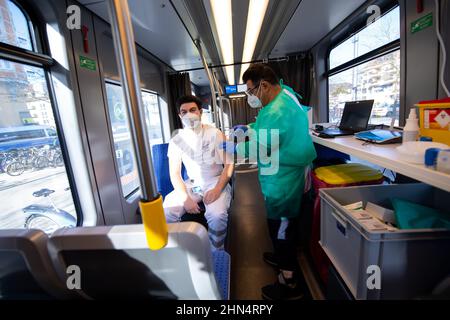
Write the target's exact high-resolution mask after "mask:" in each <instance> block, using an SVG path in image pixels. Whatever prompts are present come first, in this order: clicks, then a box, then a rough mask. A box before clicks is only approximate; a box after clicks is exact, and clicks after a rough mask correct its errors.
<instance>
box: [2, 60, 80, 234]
mask: <svg viewBox="0 0 450 320" xmlns="http://www.w3.org/2000/svg"><path fill="white" fill-rule="evenodd" d="M1 66H7V68H3V69H2V68H1ZM0 115H1V116H0V228H1V229H5V228H24V227H29V228H38V229H42V230H44V231H46V232H48V233H51V232H52V231H54V230H55V229H57V228H59V227H63V226H75V225H76V217H77V216H76V211H75V207H74V203H73V198H72V193H71V191H70V185H69V181H68V178H67V172H66V169H65V167H64V161H63V158H62V154H61V149H60V143H59V140H58V137H57V135H56V127H55V119H54V117H53V110H52V106H51V103H50V99H49V94H48V90H47V83H46V79H45V74H44V70H43V69H41V68H37V67H31V66H27V65H22V64H19V63H15V62H9V61H6V60H1V59H0Z"/></svg>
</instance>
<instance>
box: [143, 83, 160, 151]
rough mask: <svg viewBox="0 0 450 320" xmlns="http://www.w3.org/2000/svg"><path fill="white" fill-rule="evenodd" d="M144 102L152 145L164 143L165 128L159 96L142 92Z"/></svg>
mask: <svg viewBox="0 0 450 320" xmlns="http://www.w3.org/2000/svg"><path fill="white" fill-rule="evenodd" d="M142 101H143V103H144V107H145V113H146V119H145V120H146V123H147V131H148V135H149V140H150V145H151V146H154V145H155V144H160V143H163V142H164V139H163V126H162V125H161V112H160V107H159V101H158V95H157V94H154V93H151V92H149V91H144V90H143V91H142Z"/></svg>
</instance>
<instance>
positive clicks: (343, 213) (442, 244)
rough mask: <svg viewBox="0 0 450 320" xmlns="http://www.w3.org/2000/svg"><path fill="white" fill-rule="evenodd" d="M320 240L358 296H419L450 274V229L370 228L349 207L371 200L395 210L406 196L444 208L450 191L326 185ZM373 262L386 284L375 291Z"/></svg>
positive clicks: (449, 203)
mask: <svg viewBox="0 0 450 320" xmlns="http://www.w3.org/2000/svg"><path fill="white" fill-rule="evenodd" d="M320 197H321V226H320V228H321V230H320V234H321V240H320V244H321V246H322V247H323V249H324V250H325V252H326V254H327V255H328V257H329V258H330V260H331V262H332V263H333V265H334V267H335V268H336V270H337V271H338V272H339V274H340V276H341V277H342V279H343V280H344V282H345V284H346V285H347V286H348V288H349V289H350V292H351V293H352V294H353V296H354V297H355V298H356V299H369V300H379V299H414V298H417V297H420V296H423V295H427V294H430V293H431V291H432V290H433V288H434V286H436V285H437V284H438V282H439V281H441V280H442V279H443V278H444V277H445V276H447V275H449V274H450V231H449V230H442V229H423V230H422V229H421V230H399V231H395V232H389V231H381V232H370V231H369V230H367V229H366V228H364V227H363V226H362V225H361V224H360V223H359V222H358V221H357V220H356V219H354V218H353V217H352V216H351V214H350V212H348V211H347V210H346V209H344V208H343V206H345V205H348V204H351V203H355V202H358V201H363V202H364V205H365V204H366V203H367V202H368V201H369V202H372V203H375V204H378V205H381V206H384V207H386V208H392V206H391V201H390V199H391V198H401V199H404V200H408V201H412V202H415V203H418V204H422V205H425V206H430V207H434V208H436V209H440V210H443V211H448V210H449V208H450V193H449V192H445V191H443V190H439V189H436V188H433V187H431V186H428V185H425V184H404V185H378V186H361V187H349V188H333V189H321V190H320ZM369 266H378V267H379V268H380V270H381V288H380V289H372V290H369V289H368V286H367V280H368V278H369V277H370V276H371V275H372V273H368V269H367V268H368V267H369Z"/></svg>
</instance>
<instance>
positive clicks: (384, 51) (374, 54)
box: [324, 1, 402, 122]
mask: <svg viewBox="0 0 450 320" xmlns="http://www.w3.org/2000/svg"><path fill="white" fill-rule="evenodd" d="M399 7H400V5H399V3H398V2H396V1H395V2H391V3H389V4H388V5H387V6H385V7H384V8H381V9H382V14H381V16H380V17H379V18H378V19H382V18H383V17H384V16H385V15H387V14H388V13H390V12H391V11H392V10H395V9H397V8H399ZM356 19H358V22H357V23H355V24H354V27H353V29H352V31H350V32H347V33H345V34H344V35H343V36H341V37H339V38H338V39H337V40H336V41H334V42H333V43H332V44H331V45H330V46H329V48H328V50H327V53H326V72H325V75H324V76H325V77H326V82H327V98H326V101H327V122H329V121H330V81H329V80H330V77H332V76H334V75H337V74H339V73H341V72H345V71H347V70H349V69H352V68H355V67H358V66H360V65H362V64H364V63H367V62H370V61H373V60H375V59H377V58H380V57H382V56H385V55H388V54H391V53H393V52H396V51H399V52H401V35H402V31H401V26H400V37H399V38H398V39H397V40H394V41H391V42H389V43H387V44H385V45H383V46H381V47H378V48H376V49H373V50H371V51H369V52H367V53H365V54H363V55H361V56H359V57H356V58H354V59H352V60H349V61H347V62H345V63H343V64H341V65H338V66H336V67H334V68H332V69H330V55H331V52H332V51H333V50H334V49H335V48H337V47H339V46H340V45H341V44H343V43H344V42H345V41H347V40H348V39H350V38H351V37H353V36H354V35H356V34H358V33H359V32H361V31H362V30H364V29H365V28H366V27H367V25H366V22H365V21H362V20H361V17H358V18H356ZM363 20H364V19H363ZM400 20H401V17H400ZM400 23H401V21H399V24H400ZM400 65H401V62H400ZM401 81H402V79H401V76H400V82H401ZM400 86H401V84H400ZM399 99H401V94H400V98H399ZM401 112H402V109H401V102H400V110H399V117H400V114H401ZM399 122H400V118H399Z"/></svg>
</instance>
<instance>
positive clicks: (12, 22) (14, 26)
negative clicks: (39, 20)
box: [0, 0, 33, 50]
mask: <svg viewBox="0 0 450 320" xmlns="http://www.w3.org/2000/svg"><path fill="white" fill-rule="evenodd" d="M0 42H4V43H7V44H11V45H13V46H17V47H20V48H23V49H27V50H33V45H32V40H31V35H30V30H29V21H28V20H27V18H26V17H25V16H24V14H23V12H22V11H21V10H20V9H19V8H18V7H17V6H16V5H15V4H14V3H13V2H12V1H10V0H0Z"/></svg>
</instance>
